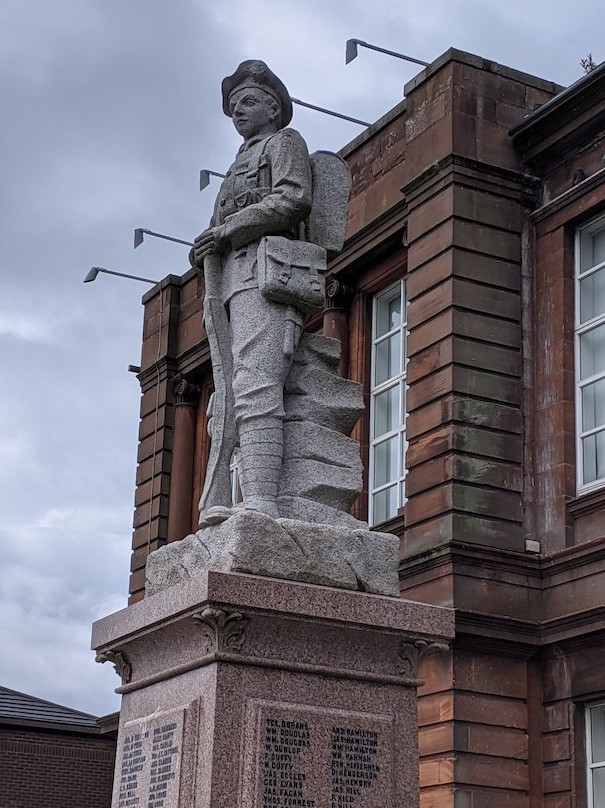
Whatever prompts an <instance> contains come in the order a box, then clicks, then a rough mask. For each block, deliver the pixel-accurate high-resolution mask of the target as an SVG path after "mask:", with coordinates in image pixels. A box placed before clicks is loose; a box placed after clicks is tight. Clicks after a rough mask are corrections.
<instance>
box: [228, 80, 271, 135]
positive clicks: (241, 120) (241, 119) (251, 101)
mask: <svg viewBox="0 0 605 808" xmlns="http://www.w3.org/2000/svg"><path fill="white" fill-rule="evenodd" d="M276 107H277V104H276V102H275V100H274V99H273V98H272V97H271V96H270V95H269V94H268V93H266V92H264V91H263V90H261V89H257V88H256V87H250V88H244V89H243V90H236V91H235V92H234V93H232V94H231V96H230V98H229V109H230V111H231V116H232V118H233V125H234V126H235V128H236V129H237V131H238V133H239V134H240V135H241V136H242V137H243V138H244V139H248V138H251V137H254V136H255V135H259V134H262V133H264V132H265V131H271V130H272V129H275V130H277V122H276V121H277V115H278V114H279V110H278V109H276Z"/></svg>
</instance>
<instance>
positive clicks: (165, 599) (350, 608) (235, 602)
mask: <svg viewBox="0 0 605 808" xmlns="http://www.w3.org/2000/svg"><path fill="white" fill-rule="evenodd" d="M452 634H453V613H452V612H451V610H449V609H445V608H440V607H430V606H427V605H426V604H421V603H413V602H411V601H402V600H400V599H398V598H394V597H393V598H390V597H384V596H380V595H370V594H366V593H362V592H351V591H347V590H343V589H335V588H328V587H320V586H312V585H308V584H303V583H296V582H290V581H283V580H277V579H270V578H261V577H258V576H250V575H241V574H235V573H229V574H226V573H220V572H215V571H209V572H206V573H204V574H201V575H200V576H198V577H197V578H195V579H192V580H188V581H183V582H182V583H181V584H180V585H179V586H178V587H170V588H169V589H167V590H165V591H162V592H160V593H158V594H157V595H155V596H151V597H148V598H146V599H145V600H144V601H141V602H140V603H136V604H133V605H131V606H130V607H128V609H126V610H124V611H123V612H118V613H117V614H116V615H112V616H110V617H109V618H106V619H105V621H99V623H98V624H96V626H95V629H94V636H93V642H94V644H95V648H96V650H97V651H98V659H99V660H101V659H103V658H105V659H112V661H113V657H111V656H110V654H111V653H112V649H117V648H119V649H120V650H119V653H120V655H121V656H120V657H119V658H121V659H125V658H126V655H127V658H128V661H129V663H132V666H131V668H132V670H133V671H134V675H132V677H131V678H130V681H124V683H123V685H122V686H121V687H120V688H118V690H117V692H119V693H123V694H124V693H130V692H134V691H137V690H142V689H145V688H146V687H149V686H152V685H154V684H156V683H159V682H162V681H167V680H169V679H172V678H174V677H176V676H179V675H182V674H185V673H188V672H190V671H194V670H201V669H204V668H207V667H209V666H213V665H220V664H223V663H229V664H233V665H237V666H240V667H241V668H242V669H250V668H257V669H262V670H266V671H284V672H286V673H288V672H291V673H299V674H301V675H317V676H324V677H325V676H327V677H330V678H334V677H336V678H340V679H343V680H347V681H360V682H362V681H363V682H375V683H382V684H385V685H400V684H407V685H410V686H414V687H415V686H418V685H419V684H420V681H419V679H418V678H417V662H418V659H420V657H421V656H422V655H424V654H426V653H430V652H432V651H438V650H443V649H444V648H445V647H446V644H447V642H448V641H449V639H450V638H451V636H452ZM150 647H152V648H154V649H156V650H155V651H154V653H149V651H148V649H149V648H150ZM146 649H147V650H146ZM158 651H159V653H158ZM113 653H115V651H113Z"/></svg>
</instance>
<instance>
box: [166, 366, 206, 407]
mask: <svg viewBox="0 0 605 808" xmlns="http://www.w3.org/2000/svg"><path fill="white" fill-rule="evenodd" d="M172 385H173V389H174V403H175V404H176V405H177V406H179V405H181V404H184V405H185V406H188V407H194V406H195V405H196V404H197V400H198V398H199V395H200V388H199V386H198V385H197V384H194V383H193V382H191V381H189V380H188V379H187V378H186V377H185V376H183V375H182V374H181V373H177V375H176V376H175V377H174V378H173V380H172Z"/></svg>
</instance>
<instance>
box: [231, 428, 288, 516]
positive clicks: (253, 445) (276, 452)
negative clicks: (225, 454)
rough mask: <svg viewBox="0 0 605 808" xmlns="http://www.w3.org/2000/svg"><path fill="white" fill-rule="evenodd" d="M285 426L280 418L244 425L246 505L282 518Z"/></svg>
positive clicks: (242, 472) (242, 454)
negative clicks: (279, 505)
mask: <svg viewBox="0 0 605 808" xmlns="http://www.w3.org/2000/svg"><path fill="white" fill-rule="evenodd" d="M283 436H284V433H283V426H282V422H281V420H279V419H277V418H263V419H262V420H257V421H251V422H248V423H246V422H244V423H243V424H242V425H241V426H240V463H239V474H240V487H241V489H242V496H243V499H244V508H245V509H247V510H253V511H260V512H261V513H265V514H267V515H268V516H271V517H272V518H273V519H277V518H278V517H279V510H278V508H277V493H278V490H279V479H280V475H281V466H282V455H283Z"/></svg>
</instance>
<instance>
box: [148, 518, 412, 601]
mask: <svg viewBox="0 0 605 808" xmlns="http://www.w3.org/2000/svg"><path fill="white" fill-rule="evenodd" d="M358 524H360V525H362V527H360V528H358V529H354V528H352V527H348V526H347V527H344V526H343V527H340V526H335V525H325V524H309V523H308V522H301V521H298V520H294V519H276V520H273V519H272V518H271V517H269V516H266V515H265V514H262V513H258V512H256V511H246V510H244V509H241V510H238V511H237V512H236V513H235V514H234V515H233V516H232V517H230V518H229V519H227V520H226V521H225V522H222V523H221V524H218V525H212V526H209V527H205V528H202V529H201V530H199V531H198V532H197V533H195V534H193V535H191V536H187V537H186V538H185V539H183V540H182V541H180V542H175V543H174V544H169V545H167V546H166V547H162V548H161V549H160V550H156V552H155V553H152V554H151V555H150V556H149V558H148V560H147V584H146V590H145V591H146V594H147V595H153V594H155V593H156V592H160V591H161V590H163V589H167V588H168V587H170V586H173V585H174V584H177V583H180V582H182V581H186V580H188V579H189V578H193V577H195V576H196V575H198V574H199V573H200V572H202V571H204V570H216V571H219V572H240V573H248V574H251V575H263V576H266V577H269V578H283V579H287V580H290V581H301V582H303V583H309V584H319V585H322V586H333V587H338V588H341V589H351V590H356V591H360V592H370V593H372V594H377V595H390V596H394V597H397V596H398V595H399V580H398V575H397V569H398V564H399V539H398V538H397V536H393V535H391V534H390V533H375V532H373V531H371V530H368V529H364V527H363V523H358Z"/></svg>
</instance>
